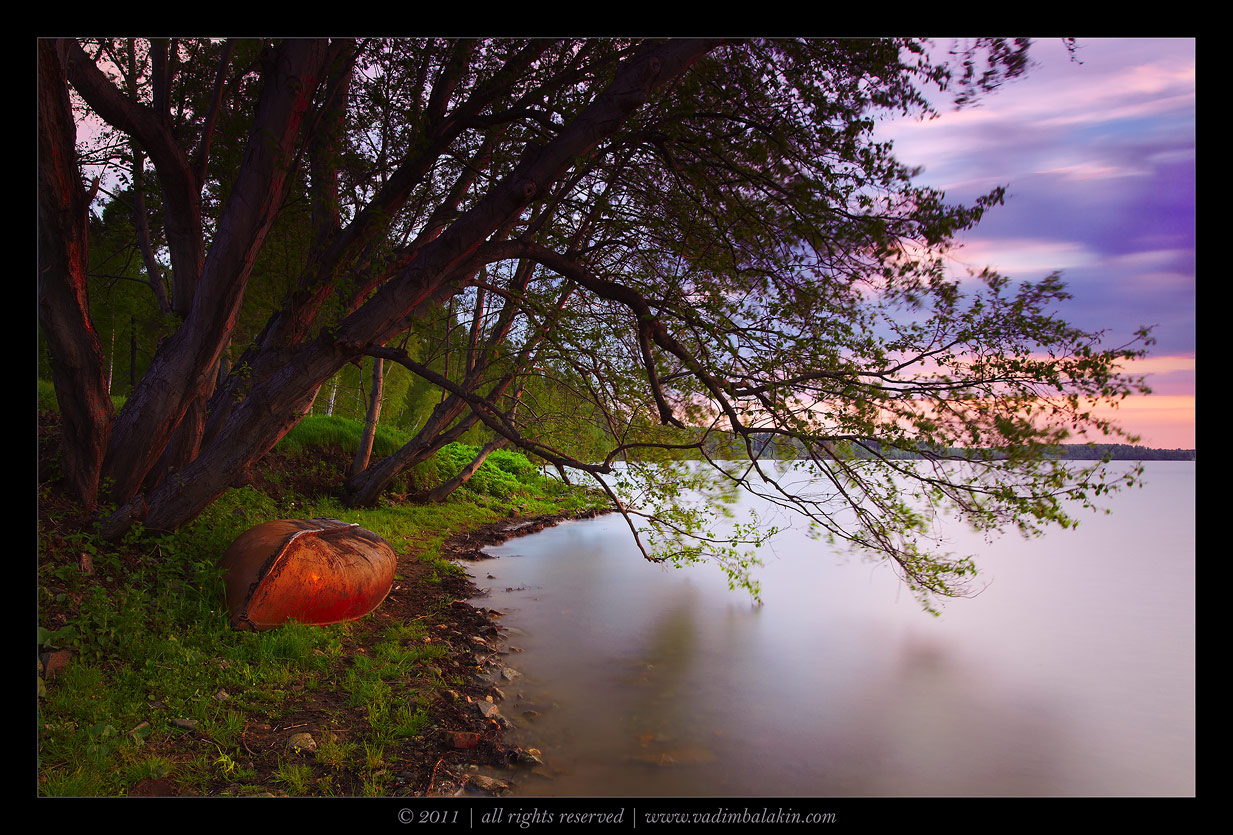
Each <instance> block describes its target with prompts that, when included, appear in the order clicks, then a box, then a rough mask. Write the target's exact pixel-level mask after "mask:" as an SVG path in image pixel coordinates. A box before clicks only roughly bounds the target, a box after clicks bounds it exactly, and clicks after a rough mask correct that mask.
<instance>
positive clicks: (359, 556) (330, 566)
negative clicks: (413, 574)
mask: <svg viewBox="0 0 1233 835" xmlns="http://www.w3.org/2000/svg"><path fill="white" fill-rule="evenodd" d="M397 561H398V560H397V557H395V555H394V549H393V548H392V547H390V544H389V543H388V542H386V541H385V540H384V539H382V538H381V537H380V536H378V535H377V534H375V533H373V532H372V531H369V530H365V529H364V528H361V527H360V526H359V525H355V524H349V523H347V522H340V521H339V520H337V519H327V518H324V517H318V518H314V519H279V520H278V521H275V522H265V523H264V524H261V525H257V526H256V527H255V528H250V529H249V530H247V531H245V532H244V533H242V534H240V536H239V537H237V538H236V540H235V542H233V543H231V547H230V548H228V549H227V552H226V553H225V554H223V557H222V559H221V560H219V566H220V567H222V568H223V569H224V570H225V571H226V574H225V575H224V583H225V585H226V588H227V609H228V610H229V612H230V617H231V625H232V626H233V627H235V628H236V629H251V630H262V629H272V628H274V627H276V626H281V625H282V624H284V623H286V622H287V621H288V620H291V619H292V618H294V619H295V620H297V621H299V622H300V623H310V624H314V625H318V626H325V625H327V624H331V623H343V622H344V621H349V620H355V619H356V618H361V617H363V616H364V615H366V614H368V613H369V612H371V611H372V610H373V609H375V608H377V607H378V606H379V605H381V602H382V601H383V600H385V597H386V595H388V594H389V593H390V588H391V587H392V586H393V584H394V568H395V566H396V564H397Z"/></svg>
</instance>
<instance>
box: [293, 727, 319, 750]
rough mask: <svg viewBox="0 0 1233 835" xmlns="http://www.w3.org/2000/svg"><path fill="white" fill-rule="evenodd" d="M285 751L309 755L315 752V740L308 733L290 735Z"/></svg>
mask: <svg viewBox="0 0 1233 835" xmlns="http://www.w3.org/2000/svg"><path fill="white" fill-rule="evenodd" d="M287 750H289V751H291V752H293V753H296V754H301V753H309V754H311V753H312V752H313V751H316V750H317V740H315V739H313V735H312V734H309V733H303V732H301V733H298V734H292V735H291V737H290V738H289V739H288V740H287Z"/></svg>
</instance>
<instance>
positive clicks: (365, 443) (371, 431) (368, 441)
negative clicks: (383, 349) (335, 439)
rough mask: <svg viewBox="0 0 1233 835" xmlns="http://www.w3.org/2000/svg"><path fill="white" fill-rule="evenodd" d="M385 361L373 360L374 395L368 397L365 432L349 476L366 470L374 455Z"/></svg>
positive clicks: (383, 386)
mask: <svg viewBox="0 0 1233 835" xmlns="http://www.w3.org/2000/svg"><path fill="white" fill-rule="evenodd" d="M384 368H385V361H384V360H383V359H381V357H374V358H373V361H372V396H371V397H370V398H369V399H368V413H367V414H366V415H365V416H364V434H363V435H362V436H361V437H360V445H359V447H358V448H357V449H356V450H355V458H354V459H353V460H352V461H351V469H350V470H349V471H348V472H347V475H348V476H352V475H355V474H356V473H360V472H363V471H364V468H365V467H367V466H368V459H369V458H370V457H371V456H372V442H373V438H375V437H376V436H377V422H378V421H380V420H381V393H382V390H383V389H384V388H385V373H384Z"/></svg>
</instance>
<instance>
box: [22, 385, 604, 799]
mask: <svg viewBox="0 0 1233 835" xmlns="http://www.w3.org/2000/svg"><path fill="white" fill-rule="evenodd" d="M40 402H41V403H42V398H41V399H40ZM55 424H56V419H55V415H54V413H52V412H51V411H46V410H41V412H40V486H39V490H40V500H39V525H38V644H39V646H38V652H39V665H38V667H39V669H38V672H39V682H38V688H39V695H38V746H39V753H38V793H39V794H40V795H56V796H63V795H74V796H117V795H129V794H143V793H149V794H180V795H185V794H189V795H194V794H195V795H207V796H208V795H252V794H276V795H313V796H319V795H388V794H399V793H415V792H421V791H423V789H424V785H425V779H426V778H425V775H424V774H423V773H422V772H423V771H424V769H425V768H426V767H431V766H432V762H433V760H434V759H435V757H436V753H434V746H439V745H440V744H441V743H440V737H441V734H442V732H443V731H444V730H446V728H444V727H443V720H442V718H441V717H442V716H444V715H446V712H447V711H448V710H449V709H450V708H451V706H452V703H454V702H458V701H459V700H463V699H466V698H468V696H467V693H468V688H472V689H474V687H475V685H474V683H473V682H472V681H470V679H471V678H473V677H474V673H475V670H474V669H473V668H468V666H467V663H468V662H467V661H466V659H465V658H463V659H462V660H459V659H460V656H458V655H457V653H456V652H454V650H455V649H457V646H456V645H458V644H460V643H463V641H462V640H461V638H460V637H451V636H459V630H460V629H461V627H459V626H458V624H457V622H456V618H457V616H458V612H457V607H453V606H451V605H450V603H451V601H452V600H453V599H454V598H455V597H456V596H457V595H459V594H461V593H464V592H465V589H466V581H465V577H463V576H462V572H461V571H460V569H458V568H457V567H456V565H455V564H454V563H452V562H449V561H447V560H445V559H443V558H442V550H441V549H442V546H443V544H444V543H445V542H446V540H447V538H448V537H450V536H451V535H452V534H455V533H458V532H461V531H466V530H471V529H474V528H476V527H478V526H481V525H484V524H485V523H491V522H494V521H496V520H500V519H505V518H508V517H510V516H513V515H521V516H530V515H541V514H560V513H573V512H582V511H584V510H585V509H586V508H588V507H593V506H596V505H597V500H596V498H595V497H594V496H592V495H589V494H587V493H584V492H582V491H578V490H575V489H572V488H569V487H567V486H565V485H561V484H559V483H558V482H555V481H552V480H546V479H544V478H543V477H542V476H541V475H540V474H539V472H538V471H537V470H536V468H535V467H533V466H532V465H531V464H530V463H529V462H527V461H526V459H525V458H523V457H522V456H520V455H517V454H516V453H507V452H506V453H501V454H499V455H494V456H493V457H492V458H491V459H490V461H489V462H486V463H485V465H484V468H482V469H481V470H480V472H479V473H477V475H476V477H475V478H474V479H472V481H471V482H470V483H469V484H468V485H467V487H466V488H464V489H461V490H459V491H458V492H456V493H455V494H454V495H453V496H451V498H450V499H449V500H448V501H446V502H442V503H439V504H433V505H415V504H409V503H406V502H399V501H388V502H386V503H385V504H383V506H381V507H378V508H373V509H365V510H358V511H357V510H351V509H349V508H347V507H345V506H344V505H343V504H342V503H341V502H340V501H339V500H338V498H337V496H336V495H334V492H333V491H334V490H335V488H336V486H337V484H338V482H339V473H340V472H341V469H342V468H343V467H345V466H346V462H347V457H348V455H349V454H350V450H353V449H354V441H353V437H354V439H358V433H359V427H358V425H355V424H350V425H347V422H345V421H343V422H339V421H335V420H331V419H328V418H326V419H316V420H311V421H308V422H306V423H305V424H303V425H302V427H301V428H300V429H298V430H297V431H296V432H295V433H293V434H292V435H291V436H289V437H288V438H287V439H286V440H285V441H284V442H283V443H282V444H280V447H279V448H278V449H277V450H276V451H275V452H274V453H272V454H271V455H270V456H268V458H267V460H266V461H265V462H263V466H262V467H261V469H260V471H259V472H257V473H256V474H255V478H254V481H253V483H252V484H251V485H249V486H247V487H244V488H240V489H233V490H230V491H229V492H228V493H227V494H226V495H224V496H223V497H222V498H221V499H219V500H218V501H217V502H215V504H214V505H213V506H211V507H210V508H209V509H208V510H207V511H206V513H205V514H203V515H202V517H201V518H199V519H198V520H197V521H196V522H194V523H193V524H191V525H189V526H187V527H185V528H183V529H181V530H179V531H177V532H175V533H173V534H160V535H155V534H153V533H150V532H147V531H143V530H140V529H138V530H135V531H133V532H132V533H130V534H129V535H128V536H126V537H125V538H124V540H123V541H122V542H119V543H114V544H113V543H107V542H104V541H103V540H101V539H100V538H99V537H98V536H96V535H95V533H94V532H93V529H92V526H91V523H90V521H89V519H88V518H87V517H85V516H83V515H82V514H81V513H80V512H79V511H78V509H77V508H76V507H74V506H73V504H72V503H71V502H69V501H67V500H66V499H65V498H64V497H63V496H62V495H60V494H59V492H58V491H57V489H56V486H55V467H56V464H55V449H56V443H57V441H56V432H57V430H56V426H55ZM398 442H399V441H398V438H396V437H385V438H384V439H380V438H379V441H378V443H379V444H380V443H385V444H397V443H398ZM383 452H388V449H386V450H381V449H380V448H379V449H378V451H377V452H376V453H375V454H378V455H380V454H383ZM468 454H469V450H468V449H466V448H461V447H452V448H448V449H447V450H444V451H443V453H442V454H441V455H439V456H438V458H437V460H435V461H433V462H429V463H428V464H426V465H424V466H422V467H421V468H420V469H419V470H418V471H417V472H415V473H412V474H410V475H409V476H408V477H407V478H406V479H405V480H404V483H403V484H402V485H401V487H400V488H396V490H395V493H397V492H398V490H399V489H402V490H406V491H408V492H414V491H415V490H418V489H422V488H423V487H424V486H430V485H431V484H432V483H433V482H434V481H435V480H437V479H440V478H444V477H448V475H449V474H451V473H452V472H454V471H456V468H457V466H460V463H459V462H461V461H462V460H463V459H466V458H467V456H468ZM309 516H332V517H336V518H341V519H345V520H347V521H349V522H357V523H359V524H360V525H362V526H364V527H366V528H369V529H370V530H373V531H375V532H377V533H379V534H381V535H382V536H384V537H385V538H386V539H388V540H389V541H390V543H391V544H392V545H393V546H394V548H395V550H396V551H397V552H398V554H399V573H398V576H397V578H396V580H395V591H394V592H392V593H391V596H390V598H389V599H388V600H387V601H386V603H385V604H383V605H382V607H380V608H379V609H378V610H377V611H376V612H374V613H373V614H371V615H368V616H367V617H365V618H363V619H361V620H359V621H355V622H352V623H349V624H342V625H338V626H331V627H307V626H301V625H296V624H292V625H289V626H287V627H284V628H281V629H277V630H272V631H269V632H262V633H250V632H235V631H233V630H232V629H230V627H229V626H228V624H227V620H226V617H225V601H224V597H223V586H222V583H221V576H220V572H219V571H218V569H217V568H216V566H215V561H216V559H217V558H218V556H219V555H220V554H221V553H222V552H223V551H224V550H225V549H226V547H227V546H228V545H229V544H230V542H231V541H232V540H233V539H234V538H235V537H236V536H238V535H239V534H240V533H241V532H243V531H245V530H247V529H248V528H249V527H251V526H253V525H255V524H258V523H260V522H264V521H268V520H271V519H278V518H287V517H309ZM451 618H455V620H451ZM475 692H476V694H477V698H482V696H479V691H478V690H477V691H475ZM297 728H302V729H304V730H308V731H311V732H312V734H313V737H314V738H313V743H314V744H315V748H314V749H313V750H305V749H304V748H303V747H301V748H300V749H298V750H297V749H296V748H295V747H294V745H292V746H290V747H289V746H288V742H289V740H290V738H291V737H292V736H293V735H294V733H295V732H296V730H297ZM436 761H437V762H439V760H436ZM429 782H431V780H430V779H429Z"/></svg>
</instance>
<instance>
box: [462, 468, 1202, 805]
mask: <svg viewBox="0 0 1233 835" xmlns="http://www.w3.org/2000/svg"><path fill="white" fill-rule="evenodd" d="M1194 468H1195V465H1194V464H1193V463H1180V462H1152V463H1150V464H1149V465H1148V473H1147V476H1148V486H1147V487H1146V488H1144V489H1143V490H1141V491H1136V492H1135V493H1131V494H1126V495H1119V496H1116V497H1114V499H1113V500H1112V501H1113V502H1114V504H1113V507H1114V513H1113V514H1112V515H1110V516H1092V517H1084V519H1083V521H1082V524H1081V525H1080V526H1079V528H1078V529H1077V530H1075V531H1069V532H1064V531H1058V532H1056V533H1051V534H1050V535H1048V536H1047V537H1046V538H1045V539H1042V540H1035V541H1030V542H1024V541H1022V540H1019V539H1004V540H1001V541H999V542H997V543H995V544H994V545H992V546H990V545H986V544H984V543H980V542H975V543H969V544H971V545H974V546H976V547H978V548H979V550H980V553H981V560H980V564H981V565H982V566H983V576H984V577H985V579H986V580H990V581H991V583H990V585H989V586H988V588H986V589H985V591H984V592H983V593H981V594H980V595H979V596H977V597H975V598H971V599H966V600H960V601H955V602H953V603H951V604H949V605H948V606H947V607H946V609H945V611H944V613H943V615H942V617H940V618H933V617H931V616H929V615H927V614H925V613H924V612H922V611H921V610H920V609H919V607H918V606H917V605H916V603H915V601H914V600H913V599H912V598H911V595H909V594H907V593H906V592H904V591H903V590H902V588H901V587H900V584H899V582H898V580H897V579H896V578H895V577H894V575H893V574H892V573H891V572H890V571H889V570H887V569H886V568H885V567H882V566H876V565H869V564H864V563H861V562H859V561H855V560H853V559H852V558H850V557H846V556H843V555H839V554H837V553H834V552H832V551H830V550H829V549H827V548H826V547H825V546H823V545H820V544H819V543H816V542H813V541H811V540H809V539H807V538H806V537H804V536H802V535H800V534H798V533H794V532H791V531H789V532H787V533H786V534H785V535H784V536H782V537H780V538H779V539H778V540H777V541H776V544H775V546H774V549H773V550H772V551H768V552H767V556H766V565H765V568H764V569H763V570H762V571H761V572H760V574H759V577H760V578H761V580H762V584H763V598H764V600H765V606H763V607H760V608H757V607H754V606H752V605H751V603H750V600H749V598H748V597H747V596H746V595H744V594H743V593H741V592H733V591H730V590H729V589H728V587H727V582H726V580H725V579H724V577H723V576H722V575H721V574H720V573H719V572H717V571H713V570H711V569H710V568H709V567H704V568H701V569H699V568H690V569H681V570H677V569H672V568H665V567H661V566H656V565H651V564H649V563H646V562H645V561H643V560H642V559H641V557H640V555H639V554H638V552H637V549H636V548H635V547H634V546H633V544H632V542H630V540H629V538H628V532H627V531H625V530H623V528H624V522H623V521H622V520H621V519H619V518H618V517H615V516H609V517H602V518H600V519H595V520H589V521H585V522H577V523H570V524H566V525H562V526H559V527H557V528H552V529H549V530H546V531H544V532H542V533H539V534H535V535H533V536H530V537H526V538H524V539H519V540H513V541H511V542H508V543H506V544H504V545H502V546H500V547H497V548H493V549H491V551H490V552H491V553H493V554H496V555H498V556H500V559H498V560H493V561H491V562H488V563H485V565H484V567H485V569H487V572H488V573H491V574H492V575H493V576H494V579H493V580H492V581H491V585H492V594H491V596H490V597H488V598H486V599H485V600H484V601H483V603H484V605H488V606H492V607H495V608H497V609H501V610H503V611H506V612H507V615H506V617H505V618H504V619H503V623H504V624H505V625H506V626H508V627H513V628H515V629H516V630H517V636H516V637H514V638H512V639H511V643H513V644H516V645H517V647H518V648H519V649H520V650H521V652H518V653H514V654H512V655H511V656H510V657H509V658H508V659H507V661H508V662H509V663H510V664H512V665H514V666H516V667H517V668H518V669H519V671H520V672H521V673H522V674H523V675H522V676H521V677H519V678H518V679H517V680H516V682H515V683H514V684H512V685H511V686H510V687H508V688H507V696H508V701H507V703H506V704H505V705H503V707H502V710H503V712H504V713H505V715H506V716H509V717H512V718H513V719H514V720H515V721H517V722H518V723H519V726H520V728H519V730H518V731H517V734H519V735H520V737H521V741H522V742H523V744H525V745H530V746H534V747H537V748H539V749H541V751H542V752H543V754H544V759H545V761H546V763H547V768H546V769H544V771H545V775H543V776H539V777H532V778H528V779H525V780H523V781H522V782H521V784H520V786H519V789H518V791H519V793H521V794H524V795H531V794H541V795H557V796H601V795H605V796H629V797H639V796H717V797H722V796H729V797H731V796H781V797H782V796H863V795H881V796H885V795H894V796H900V795H925V796H933V795H948V796H953V795H962V796H974V795H998V796H1002V795H1049V796H1055V795H1117V796H1125V795H1176V794H1181V795H1190V794H1193V793H1194V784H1195V782H1194V553H1195V547H1194V472H1195V470H1194ZM956 538H957V539H962V536H961V535H957V536H956ZM959 545H960V547H962V543H959ZM506 589H509V590H508V591H507V590H506ZM525 711H533V712H532V713H531V714H529V716H530V717H533V718H524V717H523V716H522V714H523V713H524V712H525Z"/></svg>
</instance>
